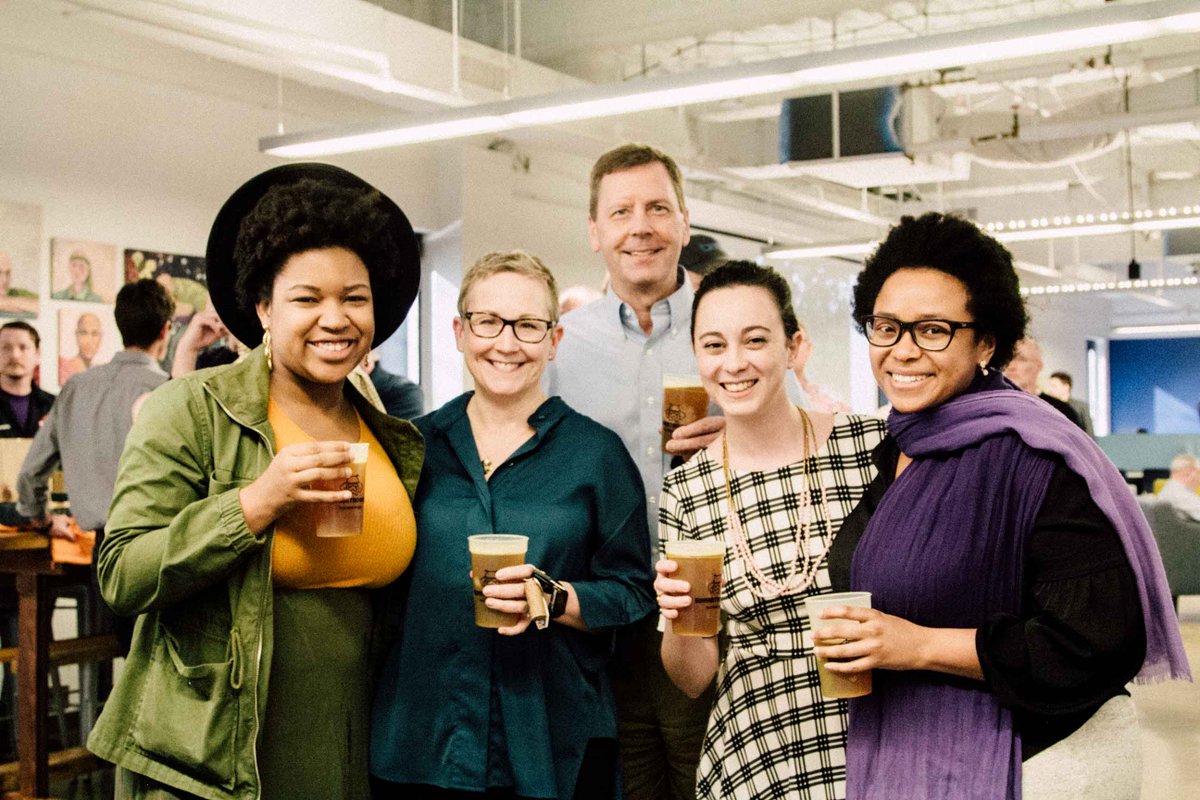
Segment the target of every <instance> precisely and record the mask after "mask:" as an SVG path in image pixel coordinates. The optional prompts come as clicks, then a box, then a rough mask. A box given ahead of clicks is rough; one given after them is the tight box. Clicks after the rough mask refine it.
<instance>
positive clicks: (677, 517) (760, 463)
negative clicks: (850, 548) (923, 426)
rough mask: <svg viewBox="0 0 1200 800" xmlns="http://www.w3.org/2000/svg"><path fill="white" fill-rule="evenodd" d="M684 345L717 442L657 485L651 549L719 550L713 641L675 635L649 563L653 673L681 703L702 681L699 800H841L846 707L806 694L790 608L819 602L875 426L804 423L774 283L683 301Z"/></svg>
mask: <svg viewBox="0 0 1200 800" xmlns="http://www.w3.org/2000/svg"><path fill="white" fill-rule="evenodd" d="M692 325H693V329H692V340H693V344H694V347H695V349H696V360H697V364H698V367H699V371H700V376H701V380H702V382H703V383H704V387H705V389H706V390H707V391H708V393H709V396H710V397H711V398H712V399H713V400H714V401H715V402H716V403H717V404H718V405H720V406H721V408H722V410H723V412H724V415H725V419H726V427H725V431H724V433H723V434H722V435H720V436H718V438H717V439H716V440H715V441H714V442H713V443H712V444H711V445H709V447H707V448H706V449H704V450H702V451H700V452H699V453H697V455H696V456H695V457H694V458H693V459H692V460H691V461H689V462H688V463H687V464H685V465H684V466H682V467H680V468H678V469H676V470H674V471H673V472H671V473H670V474H668V475H667V476H666V479H665V481H664V483H663V491H662V500H661V504H660V511H659V530H660V536H661V538H662V539H663V540H664V541H669V540H674V539H718V540H721V541H723V542H725V544H726V547H727V549H726V554H725V561H724V582H725V583H724V587H723V588H722V589H721V610H722V612H723V614H722V616H723V618H724V626H723V627H724V634H725V636H724V637H722V643H723V644H724V643H725V642H727V645H728V646H727V648H721V649H723V650H724V654H723V656H722V655H721V654H720V652H719V648H718V640H717V639H716V638H715V637H714V638H700V637H692V636H680V635H676V634H675V633H674V632H673V631H672V630H671V623H670V622H669V620H673V619H675V618H676V616H677V614H678V609H680V608H683V607H685V606H686V605H688V604H690V603H691V600H690V598H689V597H688V596H687V588H688V587H687V584H686V583H685V582H683V581H679V580H675V579H673V578H672V577H671V576H672V574H673V573H674V572H675V570H676V564H675V562H673V561H669V560H663V561H660V562H658V564H657V565H656V568H657V570H658V573H659V576H658V579H657V581H656V582H655V589H656V591H657V592H658V593H659V606H660V608H661V609H662V612H663V616H664V617H665V618H666V619H667V620H668V622H667V630H666V633H665V634H664V638H663V651H662V655H663V663H664V665H665V666H666V669H667V672H668V674H670V675H671V678H672V680H674V681H675V683H676V684H678V685H679V687H680V688H681V689H683V690H684V691H685V692H687V693H689V694H691V695H693V696H696V695H699V694H700V693H701V692H702V691H703V690H704V689H705V688H707V686H708V685H709V684H710V683H711V682H712V681H713V679H714V677H715V678H716V680H717V697H716V702H715V704H714V707H713V710H712V713H711V715H710V717H709V723H708V730H707V733H706V735H705V742H704V750H703V754H702V756H701V759H700V766H699V770H698V775H697V781H698V785H697V796H698V797H701V798H718V797H721V798H724V797H738V798H742V797H754V798H773V797H778V798H783V797H787V798H802V799H804V798H814V799H815V800H830V799H832V798H844V797H845V796H846V792H845V774H846V769H845V763H846V762H845V744H846V733H845V731H846V708H847V706H846V701H845V700H829V699H825V698H823V697H822V696H821V693H820V688H819V682H818V678H817V670H816V664H815V661H814V660H813V658H812V653H811V651H812V642H811V640H810V638H809V636H808V631H809V625H808V618H807V616H806V614H805V611H804V598H805V597H806V596H807V595H809V594H813V593H817V594H820V593H825V592H828V591H830V590H831V584H830V576H829V570H828V565H827V558H826V556H827V553H828V551H829V548H830V546H831V545H832V543H833V541H834V539H835V537H836V535H837V532H838V529H839V528H840V527H841V523H842V520H843V519H844V518H845V517H846V516H847V515H848V514H849V513H850V512H851V510H853V508H854V507H855V506H856V505H857V503H858V501H859V500H860V499H861V497H862V495H863V492H864V490H865V487H866V486H867V485H868V484H869V483H870V482H871V480H872V479H873V477H874V475H875V468H874V466H873V464H872V462H871V459H870V452H871V450H872V449H873V448H874V447H875V445H876V444H877V443H878V442H879V441H880V440H881V439H882V437H883V426H882V423H881V422H879V421H878V420H875V419H873V418H868V417H855V416H845V415H838V416H834V415H831V414H824V413H817V412H814V413H811V414H810V413H807V412H804V411H802V410H800V409H798V408H796V407H795V406H793V405H792V404H791V403H790V401H789V400H788V397H787V393H786V390H785V383H784V379H785V377H786V373H787V371H788V370H789V369H790V367H791V362H792V359H793V357H794V355H795V353H796V350H797V348H798V346H799V344H800V342H801V334H800V333H799V331H798V326H797V323H796V318H795V314H794V312H793V311H792V304H791V296H790V291H789V289H788V285H787V282H786V280H784V279H783V278H782V277H781V276H779V274H778V273H776V272H774V271H773V270H770V269H768V268H764V267H759V266H756V265H754V264H751V263H749V262H731V263H729V264H727V265H725V266H723V267H721V268H719V269H718V270H716V271H715V272H713V273H712V274H710V275H709V276H708V277H706V278H705V279H704V282H703V283H702V284H701V286H700V288H699V290H698V291H697V293H696V300H695V306H694V313H693V323H692Z"/></svg>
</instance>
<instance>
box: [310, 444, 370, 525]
mask: <svg viewBox="0 0 1200 800" xmlns="http://www.w3.org/2000/svg"><path fill="white" fill-rule="evenodd" d="M370 447H371V446H370V444H368V443H367V442H355V443H353V444H351V445H350V464H349V467H350V477H348V478H335V479H333V480H328V481H313V483H312V487H313V488H314V489H320V490H323V491H346V490H349V491H350V498H349V499H348V500H338V501H337V502H334V503H316V504H314V505H313V507H312V514H313V518H314V528H315V529H316V532H317V536H320V537H323V538H333V537H339V536H358V535H359V534H360V533H362V524H363V503H364V501H365V499H366V491H367V455H368V453H369V451H370Z"/></svg>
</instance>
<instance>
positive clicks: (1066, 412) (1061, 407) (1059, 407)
mask: <svg viewBox="0 0 1200 800" xmlns="http://www.w3.org/2000/svg"><path fill="white" fill-rule="evenodd" d="M1038 397H1039V398H1041V399H1042V400H1045V401H1046V402H1047V403H1049V404H1050V405H1052V406H1054V408H1055V410H1056V411H1058V413H1060V414H1062V415H1063V416H1064V417H1066V418H1067V419H1069V420H1071V422H1074V423H1075V424H1076V425H1078V426H1079V427H1080V428H1083V429H1084V430H1085V431H1086V430H1087V428H1085V427H1084V425H1083V420H1082V419H1080V418H1079V412H1078V411H1076V410H1075V409H1074V408H1072V407H1071V404H1070V403H1064V402H1063V401H1062V400H1059V399H1058V398H1057V397H1053V396H1051V395H1048V394H1044V393H1043V394H1039V395H1038Z"/></svg>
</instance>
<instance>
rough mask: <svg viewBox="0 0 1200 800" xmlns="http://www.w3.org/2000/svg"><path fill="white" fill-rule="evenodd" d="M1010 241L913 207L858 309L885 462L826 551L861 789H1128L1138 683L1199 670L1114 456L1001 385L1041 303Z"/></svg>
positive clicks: (1135, 782)
mask: <svg viewBox="0 0 1200 800" xmlns="http://www.w3.org/2000/svg"><path fill="white" fill-rule="evenodd" d="M1018 289H1019V284H1018V279H1017V276H1016V273H1015V271H1014V269H1013V265H1012V256H1011V255H1010V254H1009V253H1008V251H1007V250H1005V249H1004V247H1003V246H1001V245H1000V244H999V243H997V242H996V241H995V240H994V239H992V238H990V237H988V236H987V235H986V234H984V233H983V232H982V231H980V230H979V229H978V228H977V227H976V226H975V225H973V224H972V223H970V222H967V221H965V220H962V219H958V218H955V217H951V216H945V215H941V214H935V213H930V214H925V215H924V216H922V217H920V218H917V219H914V218H912V217H905V218H903V219H902V220H901V222H900V224H899V225H897V226H896V227H895V228H893V229H892V231H891V232H890V234H889V235H888V237H887V239H886V241H884V242H883V244H881V245H880V247H879V248H878V250H877V251H876V252H875V253H874V255H873V256H871V257H870V258H869V259H868V260H867V263H866V267H865V268H864V270H863V271H862V273H861V274H860V275H859V277H858V283H857V285H856V286H855V290H854V313H855V317H856V319H858V320H859V322H860V323H861V324H862V328H863V331H864V333H865V334H866V336H867V339H868V340H869V342H870V344H871V365H872V368H873V371H874V374H875V378H876V380H877V381H878V382H879V385H880V387H881V388H882V389H883V392H884V394H886V395H887V398H888V400H889V401H891V404H892V407H893V411H892V413H891V415H890V416H889V417H888V421H887V429H888V436H887V438H885V439H884V441H883V442H882V443H881V444H880V445H879V446H878V447H877V448H876V449H875V451H874V453H873V454H872V459H873V461H874V463H875V465H876V467H877V468H878V476H877V478H876V479H875V480H874V481H873V482H872V484H871V485H870V486H869V487H868V489H867V493H866V496H865V497H864V498H863V501H862V502H861V503H860V505H859V506H858V507H857V508H856V509H855V511H854V513H853V514H851V515H850V517H848V518H847V520H846V522H845V523H844V524H843V526H842V530H841V532H840V533H839V535H838V538H837V542H836V545H835V547H834V548H833V550H831V552H830V555H829V559H830V573H831V577H832V578H833V583H834V586H835V587H838V586H839V585H840V586H842V587H845V586H847V585H848V586H849V587H850V588H853V589H856V590H865V591H869V592H871V594H872V600H873V606H874V608H873V609H850V608H842V609H831V610H829V611H827V612H825V614H824V616H825V617H834V618H839V619H844V620H847V621H846V622H842V623H839V624H838V626H837V627H836V629H833V628H831V629H829V631H828V634H827V636H828V637H829V638H830V639H844V640H845V641H844V643H842V644H838V645H832V646H824V647H817V648H816V649H815V652H816V654H817V655H818V656H822V657H826V658H829V659H838V661H839V662H840V663H831V664H830V665H829V668H830V669H831V670H832V671H837V672H842V673H847V674H849V673H855V672H861V671H864V670H874V691H873V693H872V694H870V695H868V696H866V697H863V698H858V699H855V700H852V701H850V727H849V732H848V743H847V756H846V760H847V795H848V797H850V798H851V799H852V800H874V799H875V798H887V799H888V800H906V799H907V798H912V800H916V799H917V798H920V799H921V800H929V799H931V798H948V799H949V798H953V800H960V799H961V798H972V799H973V798H996V799H997V800H1015V799H1016V798H1021V797H1024V798H1027V799H1028V798H1051V797H1053V798H1068V797H1070V798H1077V797H1087V798H1089V800H1096V798H1114V799H1115V798H1131V799H1135V798H1137V797H1138V795H1139V792H1140V782H1141V765H1140V754H1139V734H1138V730H1137V720H1136V716H1135V714H1134V710H1133V707H1132V701H1131V699H1130V698H1129V696H1128V693H1127V691H1126V690H1125V684H1126V683H1127V682H1129V681H1130V680H1133V679H1137V680H1139V681H1152V680H1156V679H1167V678H1190V675H1189V672H1188V665H1187V661H1186V659H1185V657H1184V654H1183V648H1182V645H1181V641H1180V636H1179V628H1178V624H1177V621H1176V618H1175V614H1174V609H1173V606H1172V604H1171V600H1170V594H1169V592H1168V590H1167V586H1166V581H1165V578H1164V575H1163V570H1162V563H1161V560H1160V558H1159V555H1158V551H1157V549H1156V547H1155V545H1154V541H1153V538H1152V537H1151V534H1150V531H1149V528H1148V526H1147V524H1146V520H1145V518H1144V517H1143V516H1142V513H1141V511H1140V510H1139V509H1138V506H1137V504H1136V503H1135V501H1134V500H1133V498H1132V497H1131V496H1130V494H1129V492H1128V490H1127V489H1126V487H1125V484H1124V482H1123V481H1122V479H1121V477H1120V475H1119V474H1118V472H1117V470H1116V468H1115V467H1113V465H1112V463H1111V462H1109V461H1108V459H1107V458H1106V457H1105V456H1104V454H1103V453H1102V452H1101V451H1100V449H1099V448H1098V447H1097V446H1096V445H1095V443H1094V442H1093V441H1092V440H1091V439H1090V438H1089V437H1088V436H1086V435H1085V434H1084V433H1083V432H1082V431H1081V430H1080V429H1079V428H1077V427H1076V426H1074V425H1072V424H1071V423H1070V422H1069V421H1068V420H1067V419H1066V418H1065V417H1063V416H1062V415H1061V414H1059V413H1058V412H1057V411H1055V410H1054V409H1053V408H1051V407H1050V406H1048V405H1047V404H1046V403H1044V402H1043V401H1042V400H1040V399H1038V398H1037V397H1035V396H1034V395H1031V394H1026V393H1024V392H1022V391H1020V390H1018V389H1016V387H1014V386H1013V385H1012V384H1011V383H1009V382H1008V381H1006V380H1005V379H1004V377H1003V376H1002V375H1001V373H1000V369H1001V367H1003V366H1004V364H1005V363H1006V362H1007V361H1008V359H1009V358H1010V357H1011V356H1012V353H1013V347H1014V345H1015V344H1016V342H1017V341H1018V340H1020V339H1021V338H1022V337H1023V336H1024V334H1025V326H1026V322H1027V316H1026V312H1025V307H1024V303H1023V301H1022V299H1021V296H1020V293H1019V291H1018Z"/></svg>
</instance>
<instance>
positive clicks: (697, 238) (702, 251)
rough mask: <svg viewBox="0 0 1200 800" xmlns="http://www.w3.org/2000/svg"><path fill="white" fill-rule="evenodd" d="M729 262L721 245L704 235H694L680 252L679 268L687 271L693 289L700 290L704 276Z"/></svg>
mask: <svg viewBox="0 0 1200 800" xmlns="http://www.w3.org/2000/svg"><path fill="white" fill-rule="evenodd" d="M728 260H729V256H727V255H725V251H724V250H722V249H721V244H720V243H719V242H718V241H717V240H716V239H714V238H713V237H711V236H709V235H707V234H704V233H693V234H692V235H691V237H690V238H689V239H688V243H687V244H685V245H684V246H683V249H682V250H680V251H679V266H681V267H683V268H684V269H685V270H687V276H688V280H689V281H691V283H692V288H693V289H698V288H700V281H702V280H703V279H704V276H705V275H707V274H708V273H710V272H712V271H713V270H714V269H716V268H717V267H719V266H721V265H722V264H724V263H725V262H726V261H728Z"/></svg>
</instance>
